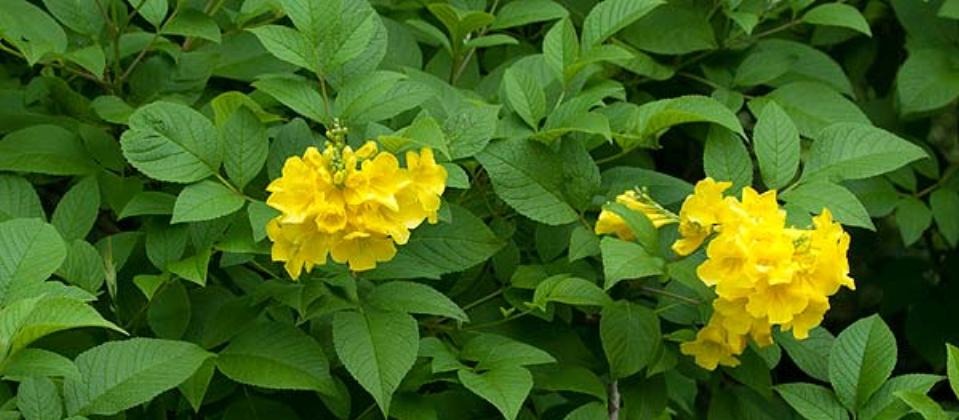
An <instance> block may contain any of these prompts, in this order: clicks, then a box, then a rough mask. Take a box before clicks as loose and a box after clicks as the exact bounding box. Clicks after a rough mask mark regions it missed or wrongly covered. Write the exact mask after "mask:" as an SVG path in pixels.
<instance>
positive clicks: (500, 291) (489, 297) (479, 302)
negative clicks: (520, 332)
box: [463, 289, 503, 312]
mask: <svg viewBox="0 0 959 420" xmlns="http://www.w3.org/2000/svg"><path fill="white" fill-rule="evenodd" d="M501 294H503V289H497V290H496V291H495V292H493V293H490V294H488V295H486V296H483V297H481V298H479V299H476V300H475V301H473V302H471V303H468V304H467V305H466V306H463V312H466V311H468V310H470V309H473V308H475V307H477V306H479V305H482V304H484V303H486V302H489V301H490V300H492V299H494V298H496V297H497V296H499V295H501Z"/></svg>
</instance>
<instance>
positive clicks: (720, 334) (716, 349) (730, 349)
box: [679, 315, 746, 370]
mask: <svg viewBox="0 0 959 420" xmlns="http://www.w3.org/2000/svg"><path fill="white" fill-rule="evenodd" d="M722 323H723V320H722V316H721V315H713V318H712V319H711V320H710V322H709V323H708V324H706V326H705V327H703V328H702V329H700V330H699V332H698V333H696V340H694V341H690V342H686V343H682V344H680V346H679V351H680V352H682V353H683V354H685V355H687V356H693V357H695V358H696V364H697V365H700V366H702V367H703V368H705V369H709V370H713V369H716V367H717V366H718V365H723V366H729V367H735V366H739V359H737V358H736V355H737V354H740V353H742V351H743V349H745V347H746V341H745V340H744V338H743V337H742V336H740V335H735V334H730V333H729V331H727V330H726V329H725V328H723V327H722Z"/></svg>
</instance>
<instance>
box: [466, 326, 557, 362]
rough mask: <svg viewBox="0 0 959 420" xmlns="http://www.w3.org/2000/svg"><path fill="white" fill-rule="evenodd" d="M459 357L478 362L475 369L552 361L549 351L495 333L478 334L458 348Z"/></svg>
mask: <svg viewBox="0 0 959 420" xmlns="http://www.w3.org/2000/svg"><path fill="white" fill-rule="evenodd" d="M459 356H460V358H461V359H463V360H470V361H473V362H478V364H477V365H476V368H477V369H496V368H499V367H512V366H527V365H539V364H546V363H554V362H556V359H555V358H553V356H552V355H550V354H549V353H547V352H545V351H543V350H541V349H539V348H537V347H534V346H532V345H529V344H526V343H523V342H520V341H516V340H513V339H511V338H508V337H504V336H502V335H496V334H480V335H477V336H475V337H473V338H471V339H470V340H469V341H467V342H466V344H465V345H464V346H463V348H462V350H460V355H459Z"/></svg>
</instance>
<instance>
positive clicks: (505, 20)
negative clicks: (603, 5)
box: [490, 0, 569, 30]
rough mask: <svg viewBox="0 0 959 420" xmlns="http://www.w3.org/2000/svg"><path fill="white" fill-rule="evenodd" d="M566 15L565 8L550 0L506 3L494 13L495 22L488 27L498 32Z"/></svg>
mask: <svg viewBox="0 0 959 420" xmlns="http://www.w3.org/2000/svg"><path fill="white" fill-rule="evenodd" d="M568 14H569V12H568V11H566V8H564V7H563V6H561V5H559V4H557V3H556V2H554V1H552V0H527V1H515V2H512V3H507V4H506V5H505V6H503V8H502V9H500V10H498V11H497V12H496V20H494V21H493V23H492V24H491V25H490V29H492V30H499V29H506V28H512V27H516V26H523V25H528V24H530V23H536V22H544V21H549V20H554V19H562V18H564V17H566V15H568Z"/></svg>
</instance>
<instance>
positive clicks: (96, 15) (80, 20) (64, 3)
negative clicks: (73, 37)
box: [43, 0, 104, 36]
mask: <svg viewBox="0 0 959 420" xmlns="http://www.w3.org/2000/svg"><path fill="white" fill-rule="evenodd" d="M43 5H44V6H45V7H46V8H47V10H49V11H50V14H52V15H53V17H55V18H57V20H59V21H60V23H62V24H63V25H64V26H66V27H67V28H70V29H71V30H73V31H75V32H77V33H81V34H84V35H94V36H95V35H98V34H99V33H100V31H101V30H103V28H104V25H103V23H104V22H103V15H102V14H100V11H99V9H97V3H96V1H95V0H43Z"/></svg>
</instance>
